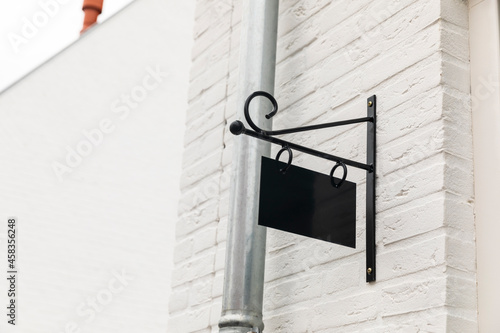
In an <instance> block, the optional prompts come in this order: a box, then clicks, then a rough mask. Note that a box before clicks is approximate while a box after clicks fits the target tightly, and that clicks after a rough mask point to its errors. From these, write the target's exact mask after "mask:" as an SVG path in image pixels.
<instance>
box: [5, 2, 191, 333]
mask: <svg viewBox="0 0 500 333" xmlns="http://www.w3.org/2000/svg"><path fill="white" fill-rule="evenodd" d="M192 10H193V3H192V2H189V1H186V2H184V1H183V2H182V3H179V2H174V1H161V0H142V1H136V2H134V3H133V4H132V5H131V6H129V7H127V8H126V9H125V10H124V11H122V12H120V13H119V14H117V15H116V16H115V17H113V18H111V19H110V20H108V21H106V22H105V23H103V24H102V25H100V26H97V27H95V28H93V29H91V30H90V31H89V32H88V33H86V34H85V35H84V36H83V37H82V38H81V39H80V40H79V41H77V42H76V43H74V44H73V45H71V46H70V47H68V48H67V49H66V50H64V51H63V52H61V53H60V54H58V55H57V56H55V57H54V58H53V59H51V60H50V61H49V62H48V63H46V64H44V65H43V66H42V67H40V68H38V69H36V70H35V71H34V72H33V73H31V74H30V75H29V76H27V77H26V78H25V79H23V80H22V81H20V82H18V83H17V84H16V85H14V86H13V87H11V88H10V89H8V90H7V91H5V92H4V93H3V94H2V95H0V156H1V163H0V184H1V185H0V188H1V191H0V220H1V221H2V222H1V223H0V225H1V226H0V235H1V238H0V242H1V246H0V248H1V253H2V254H1V257H2V261H1V264H0V267H1V269H2V271H3V272H5V271H6V267H5V264H6V259H4V258H6V255H5V247H6V246H5V241H6V239H5V232H6V230H7V229H6V223H7V222H6V221H7V217H8V216H15V217H17V218H18V219H19V266H20V268H19V271H20V275H19V285H18V289H19V290H18V291H19V297H18V304H19V308H18V326H17V327H15V328H13V327H10V325H7V324H6V319H5V318H6V316H5V314H4V312H5V311H6V310H5V308H4V307H3V306H2V308H3V309H4V310H2V316H1V317H2V320H1V321H0V331H2V332H23V333H24V332H26V333H28V332H36V333H42V332H107V333H109V332H165V331H166V327H167V320H168V299H169V290H170V275H171V268H172V252H173V244H174V228H175V221H176V215H177V214H176V212H177V201H178V199H177V198H178V186H179V185H178V184H179V173H180V156H181V149H182V143H181V142H182V134H183V132H184V125H183V123H184V119H185V109H186V102H185V101H186V98H187V70H188V68H189V66H190V59H189V52H190V47H191V39H192V35H191V31H192V17H193V12H192ZM158 71H159V72H161V74H158ZM151 73H155V74H151ZM130 95H132V102H130V105H131V106H129V107H127V106H126V104H125V103H126V102H124V100H125V99H127V98H130ZM134 96H135V97H134ZM134 100H135V101H134ZM98 128H101V131H102V130H106V131H107V133H104V134H103V133H102V132H100V133H101V134H99V132H96V129H98ZM85 132H87V133H93V134H90V135H91V136H92V135H93V136H92V137H93V139H92V140H93V141H94V143H90V142H92V140H90V139H88V138H87V137H86V135H85V134H84V133H85ZM68 151H77V152H78V151H80V153H81V154H83V155H86V156H83V157H81V156H80V158H81V160H80V159H79V158H77V157H75V156H73V157H70V158H69V160H67V159H68V154H69V153H68ZM68 161H69V165H68ZM58 163H59V164H58ZM54 165H57V166H58V168H59V170H63V171H62V172H59V173H58V172H55V171H54ZM2 276H4V275H3V273H2ZM117 276H119V277H117ZM6 288H7V284H6V280H5V279H4V278H2V279H1V282H0V290H1V292H0V304H7V297H6V290H7V289H6ZM93 303H94V304H93ZM92 304H93V305H92ZM92 307H94V309H93V308H92Z"/></svg>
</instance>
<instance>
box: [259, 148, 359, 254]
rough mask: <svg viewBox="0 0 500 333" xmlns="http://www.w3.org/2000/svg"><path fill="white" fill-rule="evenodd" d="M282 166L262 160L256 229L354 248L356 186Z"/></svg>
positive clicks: (313, 172) (270, 160) (272, 161)
mask: <svg viewBox="0 0 500 333" xmlns="http://www.w3.org/2000/svg"><path fill="white" fill-rule="evenodd" d="M286 165H287V164H286V163H283V162H280V161H276V160H274V159H270V158H267V157H262V167H261V179H260V199H259V225H262V226H266V227H270V228H274V229H278V230H282V231H288V232H291V233H294V234H298V235H302V236H307V237H312V238H316V239H320V240H324V241H327V242H331V243H335V244H340V245H345V246H349V247H352V248H355V247H356V184H355V183H352V182H349V181H344V182H343V183H342V186H340V187H339V188H335V187H334V186H332V183H331V179H330V176H328V175H324V174H322V173H318V172H315V171H311V170H307V169H304V168H300V167H297V166H294V165H290V167H289V168H288V169H287V170H286V173H285V174H283V173H281V172H280V169H284V168H285V167H286ZM335 181H336V183H338V182H339V181H340V179H337V178H335Z"/></svg>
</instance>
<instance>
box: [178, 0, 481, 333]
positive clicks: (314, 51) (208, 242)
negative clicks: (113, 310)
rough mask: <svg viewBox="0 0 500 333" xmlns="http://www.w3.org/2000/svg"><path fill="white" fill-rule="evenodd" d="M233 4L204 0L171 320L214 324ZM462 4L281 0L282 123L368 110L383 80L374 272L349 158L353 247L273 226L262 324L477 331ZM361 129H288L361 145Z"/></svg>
mask: <svg viewBox="0 0 500 333" xmlns="http://www.w3.org/2000/svg"><path fill="white" fill-rule="evenodd" d="M240 7H241V3H240V1H230V0H226V1H224V0H213V1H199V2H198V4H197V11H196V13H197V14H196V17H195V20H196V24H195V26H196V27H195V31H194V38H195V43H194V48H193V52H192V56H193V67H192V70H191V89H190V93H189V109H188V116H187V123H186V126H187V127H186V128H187V130H186V135H185V154H184V171H183V176H182V180H181V191H182V195H181V196H182V199H181V201H180V205H179V220H178V223H177V231H176V235H177V246H176V250H175V263H176V264H175V265H176V267H175V270H174V274H173V279H172V281H173V291H172V299H171V301H170V317H171V319H170V327H169V332H200V333H201V332H218V328H217V322H218V318H219V317H220V310H221V297H222V284H223V274H224V256H225V241H226V226H227V223H228V221H227V219H228V218H227V214H228V213H227V212H228V195H229V178H230V177H229V173H230V172H231V168H230V161H231V155H232V153H233V150H232V148H233V146H232V143H233V138H232V135H231V134H230V133H229V132H228V126H227V124H228V123H230V122H232V121H233V120H235V112H236V110H237V108H238V107H242V106H241V105H237V104H236V103H237V99H236V94H237V89H238V87H237V79H238V59H239V54H238V49H239V36H240V30H241V27H240V25H241V23H240V21H241V10H240ZM467 15H468V12H467V4H466V3H465V2H464V1H460V0H440V1H436V0H397V1H396V0H394V1H392V0H391V1H379V0H376V1H367V0H360V1H348V0H345V1H343V0H337V1H326V0H306V1H292V0H289V1H280V18H279V29H278V35H279V36H278V54H277V63H278V64H277V73H276V89H275V97H276V99H277V100H278V103H279V105H280V112H278V114H277V115H276V117H275V118H274V119H275V120H274V127H275V128H284V127H291V126H301V125H305V124H314V123H321V122H328V121H334V120H340V119H347V118H354V117H363V116H365V113H366V105H365V103H366V98H367V97H369V96H371V95H373V94H376V95H377V99H378V120H377V122H378V123H377V154H378V155H377V163H378V171H377V197H376V206H377V261H378V273H377V282H376V283H373V284H366V283H365V280H364V278H365V274H364V270H365V245H364V237H365V227H364V219H365V206H364V200H365V184H364V183H365V180H364V172H362V171H358V170H355V169H352V168H350V169H349V176H348V178H349V179H350V180H351V181H354V182H356V183H358V191H357V193H358V208H357V244H358V248H357V249H355V250H353V249H348V248H342V247H340V246H337V245H332V244H327V243H323V242H319V241H315V240H310V239H306V238H303V237H300V236H294V235H291V234H287V233H283V232H279V231H275V230H271V229H270V230H269V231H268V243H267V249H268V250H267V258H266V276H265V292H264V299H265V304H264V323H265V325H266V328H265V331H266V332H286V333H293V332H297V333H298V332H417V331H425V332H476V331H477V318H476V289H475V288H476V286H475V239H474V220H473V209H472V204H473V178H472V134H471V117H470V97H469V90H470V82H469V81H470V80H469V64H468V61H469V60H468V59H469V52H468V17H467ZM365 136H366V134H365V125H363V124H361V125H356V126H352V127H349V128H340V129H333V130H323V131H317V132H315V133H301V134H297V135H290V136H288V138H289V139H290V140H291V141H293V142H297V143H299V144H303V145H307V146H312V147H316V148H317V149H319V150H325V151H330V152H332V153H333V154H337V155H340V156H344V157H346V158H350V159H354V160H359V161H364V160H365V140H366V139H365ZM276 152H277V147H273V156H274V154H275V153H276ZM294 163H295V164H298V165H300V166H303V167H306V168H310V169H313V170H316V171H320V172H323V173H328V172H329V171H330V169H331V167H332V165H330V164H328V163H325V162H324V161H321V160H318V159H316V158H314V157H310V156H304V155H303V154H300V153H297V154H295V156H294ZM463 329H465V330H463Z"/></svg>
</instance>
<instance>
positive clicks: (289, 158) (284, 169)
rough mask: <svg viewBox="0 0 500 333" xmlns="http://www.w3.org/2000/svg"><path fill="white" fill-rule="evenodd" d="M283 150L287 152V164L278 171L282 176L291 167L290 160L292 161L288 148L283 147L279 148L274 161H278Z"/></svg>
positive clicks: (290, 151)
mask: <svg viewBox="0 0 500 333" xmlns="http://www.w3.org/2000/svg"><path fill="white" fill-rule="evenodd" d="M285 150H286V151H287V152H288V163H287V165H286V166H285V167H284V168H282V169H280V172H281V173H282V174H285V173H286V171H287V170H288V168H289V167H290V165H292V159H293V154H292V150H291V149H290V147H288V146H283V148H281V149H280V151H279V152H278V154H277V155H276V161H279V160H280V156H281V154H283V152H284V151H285Z"/></svg>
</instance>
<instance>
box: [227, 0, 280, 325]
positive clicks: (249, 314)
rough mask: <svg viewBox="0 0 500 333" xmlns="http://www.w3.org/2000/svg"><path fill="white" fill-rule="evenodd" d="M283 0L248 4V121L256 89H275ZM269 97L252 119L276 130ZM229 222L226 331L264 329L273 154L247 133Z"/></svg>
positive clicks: (243, 89) (243, 88)
mask: <svg viewBox="0 0 500 333" xmlns="http://www.w3.org/2000/svg"><path fill="white" fill-rule="evenodd" d="M278 4H279V1H278V0H245V1H244V2H243V8H242V12H243V19H242V35H241V43H240V45H241V46H240V66H239V71H240V73H239V75H240V81H239V92H238V111H237V118H238V119H240V120H242V121H244V119H245V118H244V116H243V105H244V103H245V100H246V98H247V97H248V95H250V94H251V93H252V92H254V91H256V90H263V91H267V92H269V93H271V94H273V93H274V76H275V67H276V38H277V30H278ZM271 109H272V106H271V105H270V104H268V101H267V100H264V101H263V100H258V99H255V100H254V101H252V106H251V112H252V119H255V120H254V121H255V123H256V124H257V126H259V127H261V128H263V129H271V121H270V120H268V119H265V117H264V115H265V114H267V113H269V112H266V111H269V110H271ZM234 140H235V147H234V156H233V161H232V168H233V169H232V176H231V177H232V178H231V192H230V198H231V199H230V206H229V223H228V236H227V247H226V266H225V272H224V274H225V275H224V293H223V298H222V315H221V318H220V320H219V328H220V332H221V333H248V332H261V331H262V330H263V329H264V324H263V322H262V299H263V292H264V265H265V255H266V229H265V228H264V227H260V226H258V225H257V218H258V204H259V202H258V199H259V186H260V184H259V182H260V165H261V156H263V155H264V156H269V155H270V152H271V147H270V144H269V143H266V142H262V141H261V140H255V139H253V138H250V137H248V136H246V135H242V136H237V137H234Z"/></svg>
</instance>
